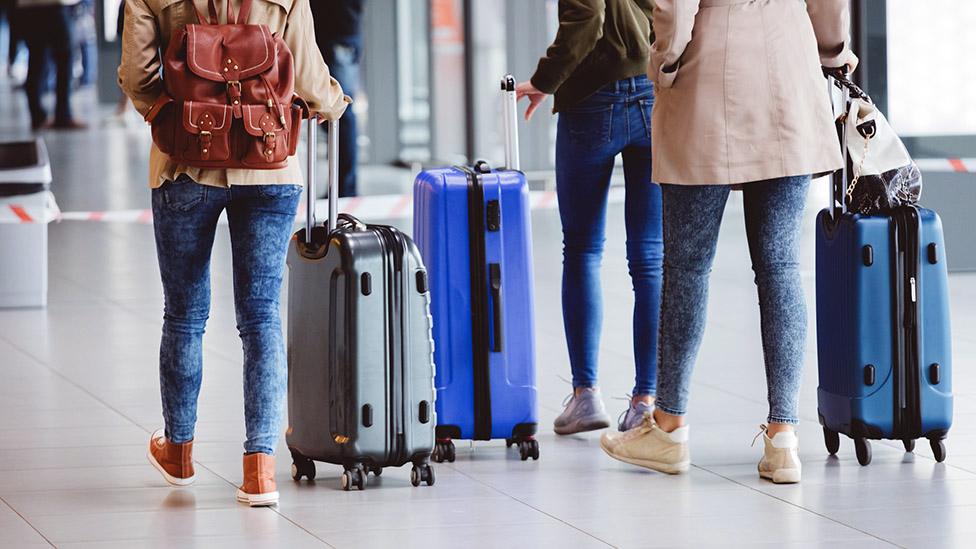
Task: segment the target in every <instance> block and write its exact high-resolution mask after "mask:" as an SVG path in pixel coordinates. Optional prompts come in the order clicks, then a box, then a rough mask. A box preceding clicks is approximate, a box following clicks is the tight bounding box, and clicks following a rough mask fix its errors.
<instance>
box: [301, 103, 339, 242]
mask: <svg viewBox="0 0 976 549" xmlns="http://www.w3.org/2000/svg"><path fill="white" fill-rule="evenodd" d="M306 124H307V126H306V130H307V133H308V166H307V170H306V171H307V176H306V177H307V179H308V189H307V192H306V196H305V243H306V244H307V243H310V242H311V241H312V228H314V227H315V199H316V194H317V193H316V192H315V164H316V160H317V158H316V152H317V150H318V136H319V132H318V129H319V128H318V126H319V123H318V120H317V119H316V118H315V117H314V116H313V117H309V119H308V121H307V123H306ZM328 124H329V142H328V147H329V196H328V202H329V220H328V227H329V233H331V232H332V231H334V230H335V228H336V219H338V217H339V121H338V120H329V122H328Z"/></svg>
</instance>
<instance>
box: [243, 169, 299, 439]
mask: <svg viewBox="0 0 976 549" xmlns="http://www.w3.org/2000/svg"><path fill="white" fill-rule="evenodd" d="M231 192H232V194H233V199H232V200H231V203H230V206H228V208H227V219H228V221H229V223H230V235H231V246H232V249H233V256H234V303H235V308H236V310H237V329H238V331H239V332H240V336H241V341H242V343H243V346H244V419H245V422H246V427H247V440H246V441H245V443H244V451H245V452H246V453H249V454H253V453H263V454H268V455H273V454H274V453H275V447H276V446H277V445H278V437H279V434H280V432H279V431H280V427H281V418H282V407H283V404H284V398H285V392H286V390H287V375H288V372H287V365H286V362H285V344H284V338H283V336H282V333H281V318H280V313H279V296H280V294H281V283H282V278H283V276H284V271H285V253H286V251H287V249H288V241H289V239H290V238H291V234H292V228H293V226H294V221H295V213H296V211H297V208H298V201H299V199H300V197H301V192H302V188H301V187H300V186H298V185H259V186H239V187H233V188H232V190H231Z"/></svg>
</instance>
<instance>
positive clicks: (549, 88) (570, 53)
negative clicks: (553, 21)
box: [531, 0, 607, 93]
mask: <svg viewBox="0 0 976 549" xmlns="http://www.w3.org/2000/svg"><path fill="white" fill-rule="evenodd" d="M606 8H607V5H606V0H559V30H558V31H557V32H556V39H555V40H553V42H552V45H551V46H549V49H547V50H546V55H545V57H543V58H542V59H540V60H539V65H538V67H537V68H536V70H535V74H534V75H533V76H532V79H531V82H532V85H533V86H535V87H536V89H538V90H539V91H542V92H545V93H556V90H557V89H559V86H561V85H562V84H563V82H565V81H566V79H567V78H569V76H570V75H571V74H573V71H575V70H576V67H577V66H579V64H580V62H581V61H582V60H583V59H584V58H585V57H586V56H587V55H589V53H590V52H591V51H593V48H594V47H596V44H597V42H599V41H600V38H603V21H604V19H605V17H606Z"/></svg>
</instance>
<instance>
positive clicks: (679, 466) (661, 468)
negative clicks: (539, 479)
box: [600, 440, 691, 475]
mask: <svg viewBox="0 0 976 549" xmlns="http://www.w3.org/2000/svg"><path fill="white" fill-rule="evenodd" d="M600 448H603V451H604V452H606V454H607V455H608V456H610V457H612V458H613V459H615V460H617V461H622V462H624V463H629V464H631V465H636V466H638V467H643V468H645V469H650V470H652V471H657V472H659V473H666V474H668V475H678V474H681V473H687V472H688V468H689V467H691V462H690V461H681V462H678V463H664V462H663V461H651V460H646V459H637V458H629V457H625V456H618V455H617V454H614V453H613V452H612V451H611V450H610V449H609V448H607V447H606V445H605V444H604V443H603V440H601V441H600Z"/></svg>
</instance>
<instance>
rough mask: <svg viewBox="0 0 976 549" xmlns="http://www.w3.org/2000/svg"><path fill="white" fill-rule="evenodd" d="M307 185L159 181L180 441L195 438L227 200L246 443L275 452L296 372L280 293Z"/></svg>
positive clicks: (164, 367) (171, 392)
mask: <svg viewBox="0 0 976 549" xmlns="http://www.w3.org/2000/svg"><path fill="white" fill-rule="evenodd" d="M301 191H302V188H301V187H300V186H298V185H255V186H235V187H231V188H229V189H225V188H219V187H208V186H204V185H200V184H197V183H196V182H194V181H193V180H192V179H190V178H188V177H186V176H181V177H179V178H177V180H176V181H170V182H167V183H165V184H164V185H163V186H162V187H160V188H158V189H153V192H152V209H153V225H154V226H155V232H156V251H157V254H158V256H159V271H160V274H161V275H162V281H163V294H164V296H165V310H164V316H163V336H162V341H161V342H160V346H159V385H160V390H161V392H162V400H163V418H164V419H165V422H166V437H167V438H169V439H170V440H171V441H173V442H177V443H180V442H187V441H189V440H192V439H193V431H194V427H195V425H196V420H197V397H198V396H199V394H200V382H201V379H202V376H203V331H204V328H205V326H206V324H207V318H208V317H209V315H210V252H211V249H212V248H213V242H214V234H215V233H216V229H217V220H218V218H219V217H220V214H221V212H222V211H224V210H227V220H228V222H229V224H230V239H231V250H232V252H233V258H234V259H233V261H234V306H235V308H236V310H237V329H238V332H239V333H240V336H241V341H242V342H243V345H244V419H245V422H246V426H247V440H246V442H245V443H244V451H245V452H248V453H252V452H263V453H265V454H274V450H275V447H276V446H277V444H278V436H279V430H280V425H281V418H282V405H283V402H284V398H285V391H286V389H287V376H288V370H287V365H286V362H285V345H284V339H283V337H282V334H281V318H280V314H279V310H278V303H279V294H280V293H281V281H282V277H283V276H284V269H285V253H286V251H287V249H288V241H289V239H290V238H291V232H292V228H293V226H294V221H295V213H296V210H297V208H298V201H299V199H300V197H301Z"/></svg>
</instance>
